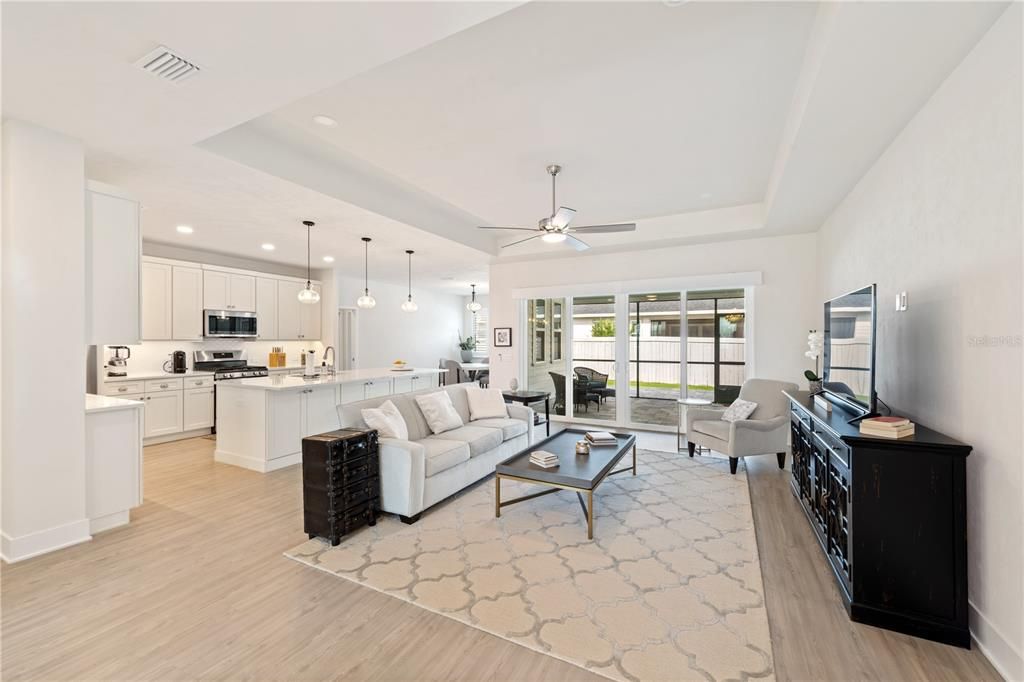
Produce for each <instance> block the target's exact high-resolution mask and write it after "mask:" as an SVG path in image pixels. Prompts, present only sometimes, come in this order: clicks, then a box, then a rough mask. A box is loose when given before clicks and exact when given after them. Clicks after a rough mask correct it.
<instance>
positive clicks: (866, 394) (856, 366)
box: [822, 284, 878, 416]
mask: <svg viewBox="0 0 1024 682" xmlns="http://www.w3.org/2000/svg"><path fill="white" fill-rule="evenodd" d="M876 288H877V287H876V285H874V284H871V285H869V286H866V287H863V288H861V289H857V290H856V291H851V292H850V293H848V294H843V295H842V296H837V297H836V298H833V299H832V300H831V301H825V348H824V363H823V371H822V379H823V380H824V384H823V388H824V391H825V393H826V396H825V397H827V398H828V399H829V400H831V401H832V402H833V403H840V404H842V406H844V407H846V408H847V409H850V410H853V411H854V412H858V413H860V416H866V415H868V414H875V413H876V412H877V409H878V396H877V395H876V394H875V319H876V316H877V310H878V305H877V304H878V301H877V296H876Z"/></svg>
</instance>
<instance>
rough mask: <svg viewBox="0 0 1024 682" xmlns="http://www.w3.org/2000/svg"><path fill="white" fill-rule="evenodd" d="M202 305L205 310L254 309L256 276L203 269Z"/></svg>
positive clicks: (249, 310)
mask: <svg viewBox="0 0 1024 682" xmlns="http://www.w3.org/2000/svg"><path fill="white" fill-rule="evenodd" d="M203 307H204V308H206V309H207V310H243V311H247V312H255V311H256V277H254V276H253V275H239V274H236V273H232V272H222V271H220V270H203Z"/></svg>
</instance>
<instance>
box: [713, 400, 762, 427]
mask: <svg viewBox="0 0 1024 682" xmlns="http://www.w3.org/2000/svg"><path fill="white" fill-rule="evenodd" d="M756 409H757V403H752V402H750V401H749V400H743V399H741V398H736V400H734V401H733V402H732V405H730V406H729V407H727V408H726V410H725V412H723V413H722V421H727V422H735V421H739V420H741V419H746V418H747V417H749V416H750V415H752V414H754V410H756Z"/></svg>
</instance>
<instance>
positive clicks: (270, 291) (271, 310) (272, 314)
mask: <svg viewBox="0 0 1024 682" xmlns="http://www.w3.org/2000/svg"><path fill="white" fill-rule="evenodd" d="M256 331H257V333H258V338H261V339H279V338H281V337H280V336H278V326H277V280H276V279H270V278H269V277H257V278H256Z"/></svg>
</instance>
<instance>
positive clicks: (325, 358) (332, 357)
mask: <svg viewBox="0 0 1024 682" xmlns="http://www.w3.org/2000/svg"><path fill="white" fill-rule="evenodd" d="M327 351H331V367H332V368H333V367H334V362H335V352H334V346H327V348H324V357H323V358H321V360H320V364H321V365H324V366H326V365H327Z"/></svg>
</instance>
